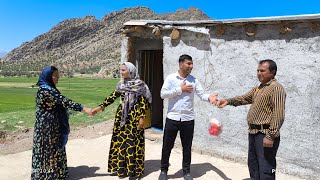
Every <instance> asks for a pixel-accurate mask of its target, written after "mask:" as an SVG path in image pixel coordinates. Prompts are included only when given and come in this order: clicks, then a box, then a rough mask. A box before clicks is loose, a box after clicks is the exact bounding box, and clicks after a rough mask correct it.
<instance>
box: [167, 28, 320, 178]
mask: <svg viewBox="0 0 320 180" xmlns="http://www.w3.org/2000/svg"><path fill="white" fill-rule="evenodd" d="M181 34H182V36H181V39H180V40H178V41H172V40H171V39H170V37H169V35H164V37H163V51H164V55H163V64H164V77H166V76H167V75H168V74H170V73H173V72H176V71H177V70H178V58H179V56H180V55H182V54H189V55H191V56H192V57H193V61H194V69H193V71H192V74H193V75H194V76H195V77H197V78H198V79H199V80H200V82H201V83H202V85H203V87H204V89H205V90H206V91H207V92H208V93H213V92H217V93H219V96H220V97H221V98H228V97H233V96H236V95H242V94H244V93H246V92H248V91H249V90H250V89H251V88H253V87H254V86H256V85H258V84H259V81H258V79H257V77H256V69H257V66H258V61H259V60H262V59H273V60H274V61H275V62H276V63H277V65H278V72H277V75H276V79H277V80H278V81H279V82H280V83H281V84H282V85H283V86H284V88H285V89H286V92H287V100H286V117H285V122H284V124H283V126H282V128H281V143H280V147H279V150H278V155H277V157H278V158H277V159H278V170H279V171H281V172H284V173H288V174H293V175H299V176H301V177H304V178H307V177H308V179H316V178H318V177H320V157H319V155H320V135H319V130H320V94H319V92H320V53H319V52H320V32H312V31H311V30H310V27H309V24H308V23H298V24H294V28H293V29H292V31H291V32H288V33H286V34H281V33H280V32H279V27H278V26H276V25H258V26H257V34H256V35H255V37H248V36H247V35H246V33H245V31H244V29H243V28H242V27H241V26H240V27H234V26H227V29H226V32H225V34H224V35H223V36H221V37H217V36H215V35H214V33H209V34H201V33H195V32H190V31H186V30H182V33H181ZM164 102H165V108H164V115H166V111H167V101H164ZM249 107H250V106H249V105H246V106H240V107H232V106H227V107H225V108H224V109H218V108H216V107H214V106H212V105H210V104H209V103H208V102H202V101H200V99H199V98H196V101H195V111H196V125H195V136H194V148H195V149H198V150H201V151H203V152H206V153H210V154H213V155H216V156H221V157H224V158H228V159H231V160H235V161H243V162H246V159H247V146H248V133H247V128H248V127H247V122H246V116H247V113H248V110H249ZM211 117H216V118H218V119H219V120H221V122H222V123H223V125H224V127H223V133H222V134H221V135H220V136H219V137H213V136H209V133H208V131H207V127H208V119H209V118H211Z"/></svg>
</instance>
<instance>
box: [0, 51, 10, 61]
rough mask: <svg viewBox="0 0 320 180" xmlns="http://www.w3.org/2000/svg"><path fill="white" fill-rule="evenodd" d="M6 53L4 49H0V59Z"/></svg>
mask: <svg viewBox="0 0 320 180" xmlns="http://www.w3.org/2000/svg"><path fill="white" fill-rule="evenodd" d="M7 54H8V53H7V52H5V51H0V59H1V58H3V57H5V56H6V55H7Z"/></svg>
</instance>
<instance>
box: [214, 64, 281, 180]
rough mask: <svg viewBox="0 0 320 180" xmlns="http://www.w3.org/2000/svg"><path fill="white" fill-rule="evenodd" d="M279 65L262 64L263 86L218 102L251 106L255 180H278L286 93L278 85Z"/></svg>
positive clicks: (251, 167)
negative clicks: (277, 161)
mask: <svg viewBox="0 0 320 180" xmlns="http://www.w3.org/2000/svg"><path fill="white" fill-rule="evenodd" d="M276 73H277V64H276V63H275V62H274V61H273V60H270V59H266V60H262V61H260V62H259V65H258V69H257V75H258V79H259V81H260V82H261V84H260V85H259V86H257V87H255V88H253V89H252V90H251V91H249V92H248V93H247V94H245V95H242V96H236V97H233V98H230V99H221V100H219V101H218V102H217V106H218V107H219V108H223V107H225V106H226V105H232V106H239V105H246V104H252V105H251V107H250V109H249V112H248V116H247V120H248V125H249V152H248V167H249V172H250V177H251V178H252V179H254V180H271V179H275V172H276V154H277V150H278V147H279V143H280V128H281V126H282V123H283V121H284V116H285V101H286V92H285V90H284V88H283V87H282V85H281V84H280V83H278V82H277V80H276V79H275V75H276Z"/></svg>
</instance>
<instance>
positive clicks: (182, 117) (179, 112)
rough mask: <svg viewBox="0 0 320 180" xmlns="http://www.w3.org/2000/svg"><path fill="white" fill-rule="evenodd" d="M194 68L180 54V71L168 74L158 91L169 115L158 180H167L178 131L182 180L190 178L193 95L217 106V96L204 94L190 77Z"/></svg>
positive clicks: (187, 57)
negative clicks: (166, 101) (181, 150)
mask: <svg viewBox="0 0 320 180" xmlns="http://www.w3.org/2000/svg"><path fill="white" fill-rule="evenodd" d="M192 68H193V62H192V57H191V56H189V55H186V54H184V55H181V56H180V58H179V71H178V72H176V73H173V74H170V75H169V76H168V77H167V78H166V79H165V81H164V83H163V86H162V88H161V98H162V99H166V98H168V114H167V118H166V124H165V128H164V134H163V145H162V157H161V173H160V176H159V180H167V179H168V177H167V172H168V168H169V159H170V153H171V150H172V148H173V146H174V141H175V139H176V137H177V133H178V131H180V138H181V143H182V148H183V162H182V166H183V174H184V179H185V180H192V179H193V178H192V176H191V175H190V164H191V146H192V139H193V132H194V119H195V114H194V108H193V106H194V94H195V93H196V94H197V95H198V96H199V97H200V99H201V100H203V101H209V102H210V103H211V104H216V101H217V95H216V94H212V95H209V94H204V90H203V88H202V86H201V84H200V82H199V80H198V79H196V78H195V77H193V76H192V75H190V73H191V71H192Z"/></svg>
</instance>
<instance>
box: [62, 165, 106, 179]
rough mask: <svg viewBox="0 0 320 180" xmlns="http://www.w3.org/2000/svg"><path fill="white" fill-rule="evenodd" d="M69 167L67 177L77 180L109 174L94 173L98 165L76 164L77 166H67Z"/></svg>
mask: <svg viewBox="0 0 320 180" xmlns="http://www.w3.org/2000/svg"><path fill="white" fill-rule="evenodd" d="M68 169H69V179H70V180H78V179H82V178H88V177H98V176H110V174H96V171H98V170H99V169H100V167H89V166H85V165H83V166H77V167H68Z"/></svg>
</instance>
